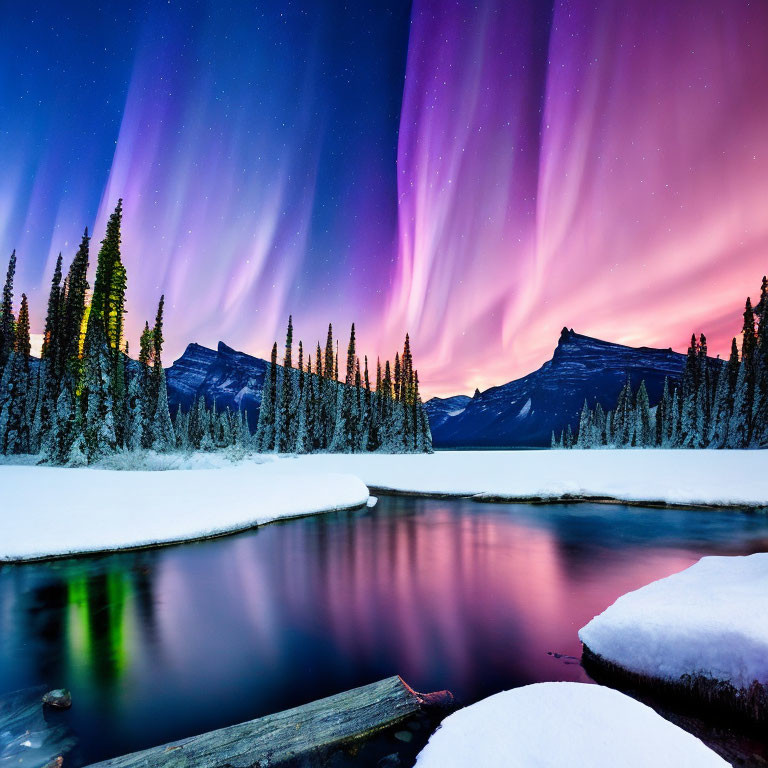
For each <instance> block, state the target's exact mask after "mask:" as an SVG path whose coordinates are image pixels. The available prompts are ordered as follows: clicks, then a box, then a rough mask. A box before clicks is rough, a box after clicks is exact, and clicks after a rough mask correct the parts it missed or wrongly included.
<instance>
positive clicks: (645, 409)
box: [635, 381, 654, 448]
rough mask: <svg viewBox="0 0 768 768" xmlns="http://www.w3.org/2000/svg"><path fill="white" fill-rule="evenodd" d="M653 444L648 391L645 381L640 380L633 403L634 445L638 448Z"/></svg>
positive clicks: (648, 446)
mask: <svg viewBox="0 0 768 768" xmlns="http://www.w3.org/2000/svg"><path fill="white" fill-rule="evenodd" d="M653 444H654V430H653V424H652V420H651V407H650V403H649V401H648V391H647V390H646V388H645V381H641V382H640V387H639V388H638V390H637V396H636V405H635V445H636V446H637V447H638V448H652V447H653Z"/></svg>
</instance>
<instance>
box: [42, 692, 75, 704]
mask: <svg viewBox="0 0 768 768" xmlns="http://www.w3.org/2000/svg"><path fill="white" fill-rule="evenodd" d="M43 704H46V705H47V706H49V707H53V708H54V709H69V708H70V707H71V706H72V695H71V694H70V692H69V691H68V690H67V689H66V688H55V689H54V690H52V691H48V693H46V694H45V695H44V696H43Z"/></svg>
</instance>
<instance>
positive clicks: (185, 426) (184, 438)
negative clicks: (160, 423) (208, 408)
mask: <svg viewBox="0 0 768 768" xmlns="http://www.w3.org/2000/svg"><path fill="white" fill-rule="evenodd" d="M193 410H194V408H190V411H189V414H186V413H184V411H182V410H181V404H179V405H178V407H177V408H176V417H175V419H174V421H173V434H174V435H175V436H176V448H177V450H179V451H183V452H184V453H187V452H188V451H189V450H190V443H189V417H190V415H191V414H192V412H193Z"/></svg>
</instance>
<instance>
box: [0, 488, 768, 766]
mask: <svg viewBox="0 0 768 768" xmlns="http://www.w3.org/2000/svg"><path fill="white" fill-rule="evenodd" d="M767 539H768V520H767V519H766V518H765V517H760V516H755V515H747V514H740V513H737V512H727V513H718V512H711V511H709V512H703V511H679V510H678V511H675V510H645V509H639V508H629V507H620V506H607V505H547V506H529V505H491V504H488V505H483V504H476V503H473V502H469V501H454V502H442V501H428V500H415V499H395V498H383V499H381V501H380V502H379V505H378V506H377V507H376V508H374V509H373V510H365V511H360V512H353V513H339V514H333V515H327V516H323V517H318V518H307V519H304V520H298V521H292V522H289V523H285V524H282V525H275V526H269V527H267V528H264V529H262V530H259V531H256V532H252V533H248V534H243V535H239V536H236V537H231V538H226V539H219V540H215V541H210V542H205V543H200V544H191V545H186V546H182V547H173V548H168V549H162V550H157V551H154V552H141V553H133V554H131V553H128V554H123V555H116V556H110V557H103V558H91V559H87V560H71V561H66V562H59V563H53V564H47V565H28V566H23V567H5V568H3V569H1V570H0V693H3V692H6V691H10V690H14V689H17V688H22V687H28V686H32V685H38V684H46V685H50V686H54V685H66V686H68V687H69V688H70V689H71V690H72V692H73V697H74V701H75V705H74V706H73V708H72V710H71V711H70V712H69V713H67V715H66V718H67V724H68V725H70V726H71V727H72V728H73V729H74V730H75V732H76V733H77V734H78V735H79V737H80V739H81V751H82V759H83V760H85V761H92V760H96V759H101V758H103V757H107V756H109V755H113V754H117V753H120V752H125V751H128V750H133V749H138V748H141V747H144V746H149V745H151V744H156V743H161V742H163V741H167V740H169V739H173V738H179V737H182V736H185V735H189V734H192V733H196V732H200V731H203V730H208V729H210V728H215V727H219V726H222V725H225V724H229V723H233V722H238V721H242V720H245V719H248V718H251V717H257V716H259V715H262V714H266V713H268V712H273V711H276V710H279V709H282V708H285V707H289V706H294V705H296V704H299V703H302V702H305V701H309V700H312V699H314V698H318V697H320V696H325V695H329V694H331V693H335V692H338V691H340V690H343V689H346V688H349V687H352V686H355V685H361V684H364V683H367V682H371V681H373V680H376V679H378V678H381V677H385V676H387V675H390V674H394V673H399V674H402V675H403V677H404V678H405V679H406V680H408V682H410V683H411V684H412V685H414V686H415V687H417V688H420V689H422V690H435V689H440V688H445V687H448V688H450V689H451V690H453V691H454V693H456V694H457V696H459V697H460V699H462V700H463V701H465V702H470V701H473V700H476V699H478V698H481V697H483V696H486V695H488V694H490V693H493V692H496V691H498V690H501V689H504V688H508V687H510V686H514V685H521V684H525V683H528V682H534V681H538V680H551V679H564V680H583V679H586V678H585V676H584V672H583V670H582V669H581V667H580V666H579V665H578V664H575V663H572V662H569V660H568V659H567V658H565V659H562V658H561V659H558V658H555V657H553V656H549V655H547V652H548V651H553V652H558V653H561V654H566V655H571V656H577V657H578V656H579V654H580V647H579V643H578V639H577V636H576V632H577V630H578V628H579V627H580V626H582V625H583V624H584V623H586V622H587V621H588V620H589V619H590V618H591V617H592V616H593V615H594V614H595V613H597V612H599V611H601V610H603V608H605V607H606V606H607V605H608V604H610V603H611V602H613V600H615V599H616V597H618V596H619V595H620V594H622V593H623V592H626V591H628V590H631V589H635V588H637V587H639V586H641V585H643V584H645V583H647V582H648V581H651V580H653V579H657V578H660V577H662V576H666V575H668V574H670V573H673V572H675V571H678V570H681V569H682V568H685V567H686V566H688V565H689V564H691V563H692V562H694V561H695V560H697V559H698V558H699V557H700V556H701V555H702V554H707V553H715V552H722V553H732V554H736V553H747V552H752V551H759V550H761V549H764V548H765V545H766V540H767Z"/></svg>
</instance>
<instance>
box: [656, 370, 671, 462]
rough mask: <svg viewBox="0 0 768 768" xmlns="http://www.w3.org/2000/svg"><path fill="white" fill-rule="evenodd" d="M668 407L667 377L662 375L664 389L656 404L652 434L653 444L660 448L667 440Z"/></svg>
mask: <svg viewBox="0 0 768 768" xmlns="http://www.w3.org/2000/svg"><path fill="white" fill-rule="evenodd" d="M669 407H670V395H669V377H668V376H665V377H664V391H663V392H662V395H661V400H659V403H658V405H657V406H656V421H655V428H656V434H655V436H654V442H655V444H656V445H657V446H658V447H659V448H661V447H662V446H664V445H666V442H667V428H668V425H669V413H668V411H669Z"/></svg>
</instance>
